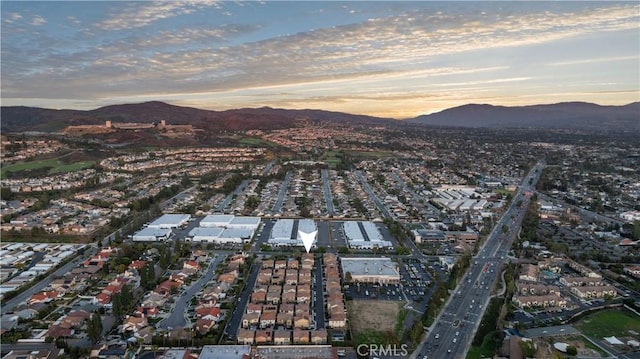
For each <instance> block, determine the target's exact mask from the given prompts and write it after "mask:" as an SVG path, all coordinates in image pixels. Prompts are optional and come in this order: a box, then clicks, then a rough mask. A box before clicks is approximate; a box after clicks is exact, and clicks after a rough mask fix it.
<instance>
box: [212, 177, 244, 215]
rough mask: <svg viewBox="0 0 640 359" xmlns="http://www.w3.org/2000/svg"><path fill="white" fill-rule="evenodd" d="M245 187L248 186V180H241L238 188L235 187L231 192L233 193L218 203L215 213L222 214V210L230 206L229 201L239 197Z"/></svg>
mask: <svg viewBox="0 0 640 359" xmlns="http://www.w3.org/2000/svg"><path fill="white" fill-rule="evenodd" d="M247 185H249V180H242V182H240V184H239V185H238V187H236V189H235V190H233V192H231V193H229V194H228V195H227V198H225V199H224V201H222V203H220V204H219V205H218V207H216V212H223V211H224V209H225V208H227V207H228V206H229V205H230V204H231V201H233V199H234V198H236V197H237V196H239V195H240V193H242V191H244V189H245V188H247Z"/></svg>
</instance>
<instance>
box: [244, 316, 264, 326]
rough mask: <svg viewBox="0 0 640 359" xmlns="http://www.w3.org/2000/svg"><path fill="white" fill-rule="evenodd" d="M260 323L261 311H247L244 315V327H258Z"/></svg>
mask: <svg viewBox="0 0 640 359" xmlns="http://www.w3.org/2000/svg"><path fill="white" fill-rule="evenodd" d="M259 324H260V313H245V314H244V315H242V327H243V328H249V327H257V326H258V325H259Z"/></svg>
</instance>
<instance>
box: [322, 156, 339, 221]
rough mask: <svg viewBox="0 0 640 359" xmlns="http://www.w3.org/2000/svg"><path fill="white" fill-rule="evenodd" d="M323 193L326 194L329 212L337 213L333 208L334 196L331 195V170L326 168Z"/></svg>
mask: <svg viewBox="0 0 640 359" xmlns="http://www.w3.org/2000/svg"><path fill="white" fill-rule="evenodd" d="M321 174H322V193H323V194H324V201H325V202H326V203H327V214H329V215H330V216H333V215H334V214H336V211H335V209H334V208H333V197H332V196H331V185H330V184H329V170H327V169H326V168H325V169H323V170H322V172H321Z"/></svg>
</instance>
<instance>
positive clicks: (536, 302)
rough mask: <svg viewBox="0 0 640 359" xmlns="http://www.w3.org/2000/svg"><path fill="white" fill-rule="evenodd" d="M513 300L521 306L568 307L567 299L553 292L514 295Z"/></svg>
mask: <svg viewBox="0 0 640 359" xmlns="http://www.w3.org/2000/svg"><path fill="white" fill-rule="evenodd" d="M513 302H515V303H516V305H517V306H518V307H520V308H537V307H542V308H549V307H557V308H566V306H567V301H566V300H565V299H564V298H562V297H559V296H557V295H553V294H547V295H527V296H522V295H514V296H513Z"/></svg>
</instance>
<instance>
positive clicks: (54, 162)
mask: <svg viewBox="0 0 640 359" xmlns="http://www.w3.org/2000/svg"><path fill="white" fill-rule="evenodd" d="M95 163H96V161H81V162H73V163H64V162H63V161H60V160H59V159H57V158H49V159H45V160H39V161H29V162H19V163H14V164H10V165H6V166H5V165H3V166H2V172H1V176H2V178H6V177H7V175H8V174H9V173H10V172H20V171H30V170H37V169H46V168H48V169H49V170H48V174H57V173H64V172H73V171H78V170H81V169H84V168H88V167H91V166H92V165H93V164H95Z"/></svg>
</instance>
